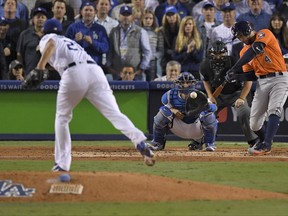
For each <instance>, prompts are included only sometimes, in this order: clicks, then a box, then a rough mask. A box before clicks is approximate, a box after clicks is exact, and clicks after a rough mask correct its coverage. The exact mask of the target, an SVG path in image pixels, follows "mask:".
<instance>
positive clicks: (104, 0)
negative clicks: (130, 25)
mask: <svg viewBox="0 0 288 216" xmlns="http://www.w3.org/2000/svg"><path fill="white" fill-rule="evenodd" d="M110 8H111V5H110V1H109V0H99V1H98V3H97V5H96V9H97V13H96V15H95V21H96V22H97V23H98V24H100V25H102V26H104V28H105V29H106V32H107V35H108V36H109V34H110V32H111V30H112V28H114V27H116V26H118V24H119V22H118V21H117V20H115V19H112V18H111V17H110V16H109V15H108V12H109V11H110Z"/></svg>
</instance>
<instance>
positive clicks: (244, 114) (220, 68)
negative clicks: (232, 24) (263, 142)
mask: <svg viewBox="0 0 288 216" xmlns="http://www.w3.org/2000/svg"><path fill="white" fill-rule="evenodd" d="M235 63H236V59H234V58H233V57H232V56H228V50H227V47H226V45H225V44H224V43H223V42H222V41H219V40H217V41H215V42H214V43H213V44H212V45H211V47H210V48H209V49H208V53H207V57H206V58H205V59H204V61H202V63H201V65H200V74H201V79H202V80H203V84H204V87H205V90H206V92H207V95H208V97H209V99H210V100H211V102H212V103H215V104H217V107H218V110H217V112H219V111H220V110H222V109H223V108H225V107H228V106H232V108H233V109H235V111H236V115H237V119H238V121H239V122H240V126H241V129H242V131H243V133H244V135H245V137H246V140H247V142H248V145H249V146H250V147H253V146H254V145H255V144H257V143H258V142H259V141H260V140H259V139H258V136H257V135H256V134H255V133H254V132H253V131H252V130H251V129H250V126H249V118H250V107H249V105H248V103H247V100H246V97H247V95H248V94H249V91H250V89H251V85H252V81H245V82H244V83H242V82H233V83H227V84H226V85H225V87H224V89H223V90H222V92H221V94H220V95H219V96H218V97H217V98H214V97H213V95H212V94H213V92H214V91H215V89H216V88H217V87H218V86H220V85H221V83H222V82H223V81H224V80H225V75H226V72H227V71H228V70H229V69H230V68H231V67H232V66H233V65H234V64H235Z"/></svg>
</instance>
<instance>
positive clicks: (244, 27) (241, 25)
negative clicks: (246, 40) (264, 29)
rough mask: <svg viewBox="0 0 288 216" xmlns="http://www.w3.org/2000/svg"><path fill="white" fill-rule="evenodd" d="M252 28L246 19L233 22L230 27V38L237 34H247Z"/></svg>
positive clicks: (235, 36)
mask: <svg viewBox="0 0 288 216" xmlns="http://www.w3.org/2000/svg"><path fill="white" fill-rule="evenodd" d="M253 30H254V28H253V27H252V25H251V24H250V23H249V22H248V21H239V22H237V23H235V24H234V26H233V27H232V28H231V31H232V34H233V38H232V40H235V39H236V38H237V37H238V36H239V35H241V34H242V35H244V36H248V35H249V34H250V33H251V32H252V31H253Z"/></svg>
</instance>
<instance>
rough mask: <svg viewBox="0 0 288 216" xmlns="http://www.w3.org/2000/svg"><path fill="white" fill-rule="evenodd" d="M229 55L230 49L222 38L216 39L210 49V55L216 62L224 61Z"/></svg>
mask: <svg viewBox="0 0 288 216" xmlns="http://www.w3.org/2000/svg"><path fill="white" fill-rule="evenodd" d="M227 56H228V49H227V47H226V45H225V43H223V42H222V41H220V40H217V41H215V42H214V43H213V44H212V45H211V47H210V48H209V50H208V57H209V58H210V59H211V60H212V61H213V62H214V63H217V62H222V61H223V60H225V58H226V57H227Z"/></svg>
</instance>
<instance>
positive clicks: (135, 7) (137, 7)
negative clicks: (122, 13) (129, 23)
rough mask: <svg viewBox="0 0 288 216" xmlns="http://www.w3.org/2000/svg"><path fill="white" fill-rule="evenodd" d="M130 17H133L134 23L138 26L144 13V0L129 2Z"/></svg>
mask: <svg viewBox="0 0 288 216" xmlns="http://www.w3.org/2000/svg"><path fill="white" fill-rule="evenodd" d="M131 3H132V5H131V7H132V15H133V17H134V23H135V24H136V25H139V26H140V23H141V17H142V14H143V12H144V7H145V0H131Z"/></svg>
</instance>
